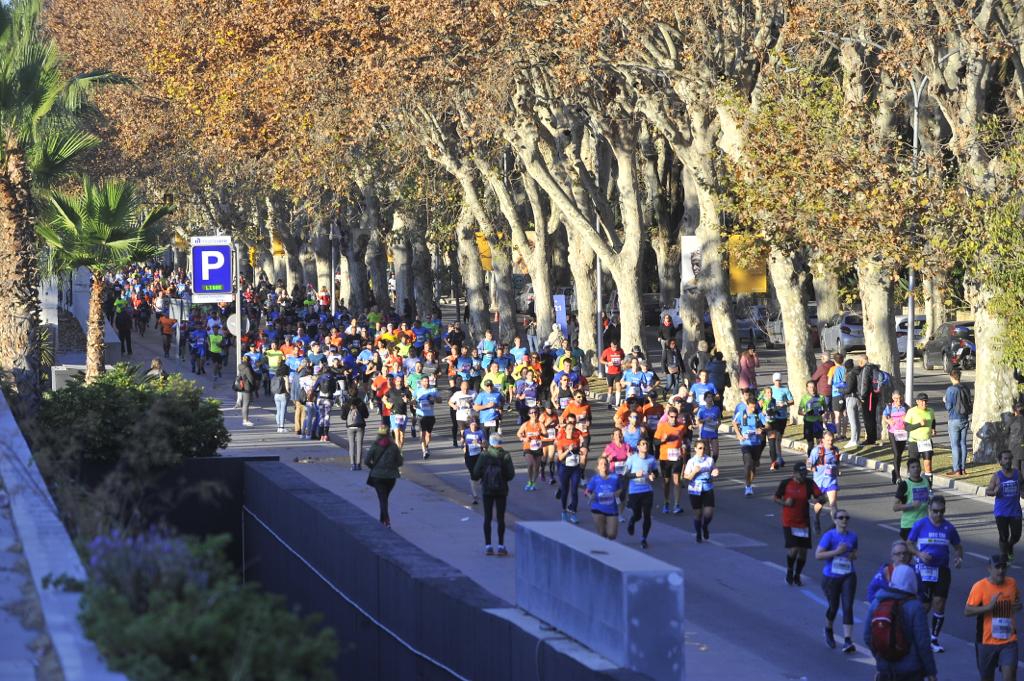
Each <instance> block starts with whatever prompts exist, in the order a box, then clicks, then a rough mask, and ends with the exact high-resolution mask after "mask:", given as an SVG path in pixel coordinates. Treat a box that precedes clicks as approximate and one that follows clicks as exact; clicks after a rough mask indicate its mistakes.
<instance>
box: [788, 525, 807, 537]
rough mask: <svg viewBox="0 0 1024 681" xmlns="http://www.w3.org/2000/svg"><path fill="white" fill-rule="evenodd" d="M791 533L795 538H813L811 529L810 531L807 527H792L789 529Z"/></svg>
mask: <svg viewBox="0 0 1024 681" xmlns="http://www.w3.org/2000/svg"><path fill="white" fill-rule="evenodd" d="M789 531H790V533H792V535H793V536H794V537H801V538H803V537H810V536H811V531H810V529H808V528H806V527H791V528H789Z"/></svg>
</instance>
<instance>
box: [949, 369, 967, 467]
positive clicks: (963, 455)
mask: <svg viewBox="0 0 1024 681" xmlns="http://www.w3.org/2000/svg"><path fill="white" fill-rule="evenodd" d="M949 383H950V385H949V387H948V388H946V394H945V395H944V396H943V399H942V402H943V406H945V407H946V415H947V417H948V419H949V426H948V427H949V447H950V449H951V450H952V451H953V475H960V476H963V475H967V471H966V470H965V469H966V468H967V430H968V428H970V425H971V411H972V410H973V409H974V396H973V395H971V390H970V388H968V387H967V386H966V385H964V384H962V383H961V382H960V370H959V369H953V370H952V371H950V372H949Z"/></svg>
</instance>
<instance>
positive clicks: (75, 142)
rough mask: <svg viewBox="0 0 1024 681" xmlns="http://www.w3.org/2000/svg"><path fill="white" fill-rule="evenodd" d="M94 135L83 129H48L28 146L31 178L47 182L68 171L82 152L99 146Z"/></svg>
mask: <svg viewBox="0 0 1024 681" xmlns="http://www.w3.org/2000/svg"><path fill="white" fill-rule="evenodd" d="M100 142H101V140H100V138H99V137H96V135H93V134H91V133H88V132H85V131H83V130H65V129H57V130H49V131H47V132H46V134H45V135H44V136H43V138H42V139H39V140H38V141H37V142H36V143H35V144H33V145H32V146H31V147H30V148H29V154H28V161H29V169H30V170H31V171H32V177H33V179H34V180H35V181H36V182H38V183H42V184H48V183H50V182H52V181H53V179H54V178H57V177H59V176H61V175H64V174H66V173H67V172H69V171H70V166H71V163H72V162H73V161H74V160H75V158H76V157H78V156H79V155H81V154H82V153H84V152H86V151H88V150H90V149H93V148H95V147H97V146H99V144H100Z"/></svg>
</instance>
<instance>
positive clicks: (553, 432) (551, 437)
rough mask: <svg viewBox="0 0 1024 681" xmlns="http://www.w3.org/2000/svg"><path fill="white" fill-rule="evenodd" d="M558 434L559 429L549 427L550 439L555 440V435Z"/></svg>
mask: <svg viewBox="0 0 1024 681" xmlns="http://www.w3.org/2000/svg"><path fill="white" fill-rule="evenodd" d="M556 435H558V430H556V429H555V428H548V439H549V440H554V439H555V436H556Z"/></svg>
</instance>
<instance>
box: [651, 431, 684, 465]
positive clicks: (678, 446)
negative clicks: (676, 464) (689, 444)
mask: <svg viewBox="0 0 1024 681" xmlns="http://www.w3.org/2000/svg"><path fill="white" fill-rule="evenodd" d="M685 438H686V426H679V425H676V426H673V425H669V423H668V422H667V421H666V422H665V423H662V424H661V425H660V426H658V430H656V431H654V439H655V440H657V441H659V442H660V443H661V447H659V448H658V461H681V460H682V458H683V449H684V447H685Z"/></svg>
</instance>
